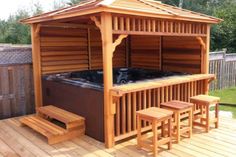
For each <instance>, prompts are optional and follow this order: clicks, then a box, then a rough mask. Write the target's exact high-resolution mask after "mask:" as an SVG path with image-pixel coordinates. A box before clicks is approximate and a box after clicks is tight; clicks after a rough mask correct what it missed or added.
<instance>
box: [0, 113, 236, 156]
mask: <svg viewBox="0 0 236 157" xmlns="http://www.w3.org/2000/svg"><path fill="white" fill-rule="evenodd" d="M235 145H236V120H235V119H232V118H229V117H226V116H224V115H223V114H221V116H220V128H219V129H213V130H211V131H210V132H209V133H203V132H201V131H200V130H199V129H194V134H193V137H192V138H191V139H184V140H182V141H181V142H180V143H179V144H174V145H173V149H172V150H166V146H163V148H161V150H160V151H161V152H160V156H163V157H164V156H165V157H177V156H180V157H192V156H198V157H199V156H201V157H204V156H214V157H219V156H229V157H233V156H236V149H235ZM150 155H151V153H150V154H148V153H147V152H146V151H143V150H137V149H136V140H135V139H131V140H129V141H126V142H123V143H120V144H118V145H116V146H115V147H114V148H112V149H106V148H105V147H104V144H103V143H100V142H98V141H96V140H94V139H92V138H90V137H87V136H83V137H82V138H80V139H78V138H76V139H74V140H72V141H67V142H63V143H60V144H55V145H52V146H50V145H48V144H47V142H46V139H45V138H44V137H43V136H41V135H39V134H37V133H36V132H34V131H33V130H31V129H29V128H27V127H21V126H20V123H19V121H18V119H17V118H13V119H7V120H2V121H0V157H1V156H7V157H14V156H22V157H34V156H39V157H47V156H56V157H64V156H66V157H71V156H76V157H77V156H86V157H90V156H91V157H96V156H101V157H106V156H120V157H128V156H133V157H138V156H150Z"/></svg>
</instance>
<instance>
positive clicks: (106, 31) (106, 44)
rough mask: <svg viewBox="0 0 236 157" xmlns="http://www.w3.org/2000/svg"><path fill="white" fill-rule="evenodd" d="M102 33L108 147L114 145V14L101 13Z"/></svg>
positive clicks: (105, 131)
mask: <svg viewBox="0 0 236 157" xmlns="http://www.w3.org/2000/svg"><path fill="white" fill-rule="evenodd" d="M101 34H102V52H103V53H102V54H103V75H104V77H103V78H104V135H105V141H106V142H105V145H106V147H108V148H111V147H112V146H114V131H115V130H114V115H113V114H112V113H111V111H112V109H111V108H112V107H115V106H112V105H113V102H112V96H111V94H110V90H111V89H112V86H113V76H112V67H113V66H112V55H113V52H111V50H112V44H113V39H112V16H111V14H110V13H101Z"/></svg>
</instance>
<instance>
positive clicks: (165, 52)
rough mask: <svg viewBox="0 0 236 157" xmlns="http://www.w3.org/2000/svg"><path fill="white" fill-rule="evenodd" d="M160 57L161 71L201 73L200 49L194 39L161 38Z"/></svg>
mask: <svg viewBox="0 0 236 157" xmlns="http://www.w3.org/2000/svg"><path fill="white" fill-rule="evenodd" d="M162 56H163V58H162V66H163V70H166V71H177V72H181V71H182V72H183V71H184V72H187V73H193V74H197V73H201V47H200V44H199V42H198V41H197V39H196V38H194V37H163V48H162Z"/></svg>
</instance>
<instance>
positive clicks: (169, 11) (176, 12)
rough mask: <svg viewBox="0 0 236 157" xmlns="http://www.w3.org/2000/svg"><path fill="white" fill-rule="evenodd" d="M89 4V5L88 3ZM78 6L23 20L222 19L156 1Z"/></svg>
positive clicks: (92, 3) (34, 21)
mask: <svg viewBox="0 0 236 157" xmlns="http://www.w3.org/2000/svg"><path fill="white" fill-rule="evenodd" d="M87 2H88V3H87ZM87 2H85V3H79V4H78V5H76V6H72V7H67V8H62V9H59V10H56V11H52V12H49V13H45V14H42V15H38V16H35V17H31V18H27V19H24V20H21V22H24V23H36V22H43V21H48V20H50V19H51V18H53V20H57V19H65V18H71V17H75V16H83V15H88V14H93V13H99V12H102V11H104V12H111V13H118V14H129V15H137V16H145V17H159V18H165V19H176V20H185V21H196V22H205V23H218V22H220V21H222V20H221V19H218V18H215V17H211V16H207V15H204V14H200V13H196V12H192V11H189V10H184V9H181V8H177V7H173V6H170V5H166V4H162V3H156V2H155V1H146V0H144V1H139V0H128V1H127V0H114V1H109V3H107V1H106V0H104V1H87Z"/></svg>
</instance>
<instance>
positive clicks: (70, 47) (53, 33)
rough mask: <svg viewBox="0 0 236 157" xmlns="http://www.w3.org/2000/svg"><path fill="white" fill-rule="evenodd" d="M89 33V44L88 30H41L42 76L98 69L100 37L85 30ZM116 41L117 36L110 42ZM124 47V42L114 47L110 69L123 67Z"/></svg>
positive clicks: (51, 28)
mask: <svg viewBox="0 0 236 157" xmlns="http://www.w3.org/2000/svg"><path fill="white" fill-rule="evenodd" d="M72 32H73V33H72ZM89 32H90V36H91V37H90V43H89V42H88V29H79V28H58V27H42V29H41V38H40V44H41V61H42V67H41V68H42V73H43V74H50V73H59V72H67V71H68V72H69V71H80V70H88V69H89V68H90V69H102V41H101V34H100V32H99V30H95V29H89ZM116 37H117V35H114V38H116ZM88 43H89V44H88ZM125 46H126V45H125V40H123V41H122V43H121V44H120V45H119V46H117V48H116V51H115V53H114V57H113V64H114V67H125V66H126V47H125ZM89 52H90V53H91V56H90V55H89V54H90V53H89Z"/></svg>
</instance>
